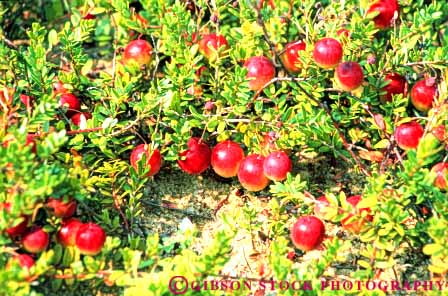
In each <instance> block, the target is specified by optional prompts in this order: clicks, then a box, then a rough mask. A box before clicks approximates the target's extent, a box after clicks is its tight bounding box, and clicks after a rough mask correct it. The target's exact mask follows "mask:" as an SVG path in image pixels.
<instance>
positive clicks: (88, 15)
mask: <svg viewBox="0 0 448 296" xmlns="http://www.w3.org/2000/svg"><path fill="white" fill-rule="evenodd" d="M95 18H96V17H95V15H94V14H91V13H87V14H86V15H85V16H84V17H83V19H85V20H94V19H95Z"/></svg>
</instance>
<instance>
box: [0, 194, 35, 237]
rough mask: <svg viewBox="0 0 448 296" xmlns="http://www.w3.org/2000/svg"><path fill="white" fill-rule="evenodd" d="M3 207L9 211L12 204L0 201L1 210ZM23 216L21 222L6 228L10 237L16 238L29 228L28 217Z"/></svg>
mask: <svg viewBox="0 0 448 296" xmlns="http://www.w3.org/2000/svg"><path fill="white" fill-rule="evenodd" d="M3 209H5V210H6V212H8V213H9V212H10V211H11V204H10V203H9V202H4V203H0V211H1V210H3ZM21 218H22V221H21V222H19V223H18V224H17V225H15V226H13V227H9V228H7V229H6V230H5V232H6V233H7V234H8V235H9V237H11V238H16V237H18V236H21V235H22V234H24V233H25V231H26V230H27V229H28V217H27V216H25V215H22V216H21Z"/></svg>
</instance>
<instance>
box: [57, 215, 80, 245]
mask: <svg viewBox="0 0 448 296" xmlns="http://www.w3.org/2000/svg"><path fill="white" fill-rule="evenodd" d="M82 225H83V223H82V222H81V221H80V220H78V219H76V218H70V219H68V220H64V221H63V222H62V226H61V229H59V231H58V241H59V242H60V243H61V244H62V245H63V246H64V247H69V246H74V245H75V242H76V235H77V234H78V230H79V228H80V227H81V226H82Z"/></svg>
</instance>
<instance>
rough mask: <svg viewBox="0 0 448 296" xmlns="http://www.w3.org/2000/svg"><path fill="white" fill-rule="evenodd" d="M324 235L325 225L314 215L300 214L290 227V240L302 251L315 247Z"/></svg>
mask: <svg viewBox="0 0 448 296" xmlns="http://www.w3.org/2000/svg"><path fill="white" fill-rule="evenodd" d="M324 236H325V225H324V223H323V222H322V221H321V220H320V219H319V218H317V217H315V216H302V217H300V218H299V219H298V220H297V221H296V223H294V225H293V226H292V228H291V240H292V242H293V244H294V245H295V246H296V247H297V248H298V249H300V250H302V251H310V250H313V249H316V248H317V247H318V246H319V245H320V244H321V243H322V241H323V239H324Z"/></svg>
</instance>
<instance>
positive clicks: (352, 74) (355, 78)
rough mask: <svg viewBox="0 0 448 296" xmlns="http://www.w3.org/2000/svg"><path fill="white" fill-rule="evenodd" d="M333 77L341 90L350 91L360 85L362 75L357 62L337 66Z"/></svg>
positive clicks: (362, 78)
mask: <svg viewBox="0 0 448 296" xmlns="http://www.w3.org/2000/svg"><path fill="white" fill-rule="evenodd" d="M334 77H335V79H336V83H337V84H338V85H339V87H340V88H341V89H342V90H344V91H351V90H354V89H356V88H358V87H359V86H360V85H361V84H362V81H363V80H364V73H363V72H362V68H361V66H360V65H359V64H358V63H357V62H344V63H341V64H339V65H338V66H337V68H336V71H335V75H334Z"/></svg>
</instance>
